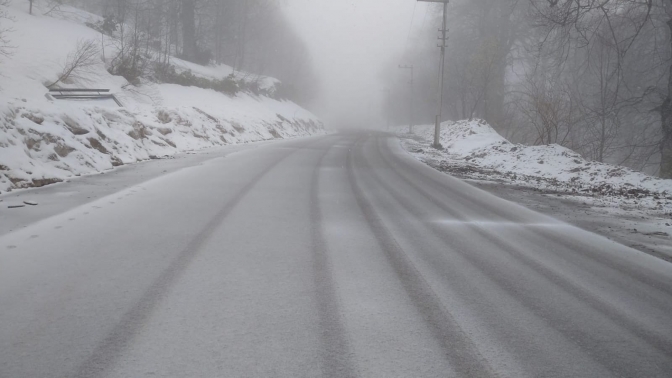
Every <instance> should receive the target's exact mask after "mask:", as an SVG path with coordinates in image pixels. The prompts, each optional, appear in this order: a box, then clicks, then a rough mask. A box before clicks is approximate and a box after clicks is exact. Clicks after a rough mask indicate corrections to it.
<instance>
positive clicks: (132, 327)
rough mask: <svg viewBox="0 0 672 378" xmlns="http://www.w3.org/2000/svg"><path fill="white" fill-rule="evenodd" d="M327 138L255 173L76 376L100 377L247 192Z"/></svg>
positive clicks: (195, 237) (102, 343)
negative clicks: (292, 158)
mask: <svg viewBox="0 0 672 378" xmlns="http://www.w3.org/2000/svg"><path fill="white" fill-rule="evenodd" d="M323 141H324V139H323V138H320V139H318V140H316V141H315V140H313V141H309V142H308V143H304V144H301V145H299V146H298V147H296V148H292V149H291V150H290V151H289V152H286V153H284V154H283V155H281V156H280V157H278V158H276V159H274V160H273V162H272V163H271V164H270V165H269V166H267V167H266V168H264V169H263V170H262V171H261V172H260V173H259V174H257V175H256V176H254V177H253V178H252V179H251V180H250V182H248V183H247V184H246V185H245V186H243V187H242V188H241V189H240V190H239V191H238V192H236V194H235V195H234V196H233V197H232V198H231V199H230V200H229V201H228V202H226V203H225V204H224V206H223V207H222V208H221V209H220V210H219V211H218V212H217V213H216V214H215V216H214V217H212V219H210V221H209V222H208V223H207V224H206V225H205V227H204V228H203V230H201V232H200V233H198V234H197V235H196V236H194V237H193V238H192V239H191V241H190V242H189V243H188V244H187V246H186V247H185V248H184V249H183V250H182V251H181V252H179V253H178V254H177V257H175V258H174V259H173V261H171V263H170V265H168V267H167V268H166V269H165V270H164V271H163V272H161V274H160V275H159V276H158V278H157V279H156V280H154V282H153V283H152V284H151V285H150V286H149V288H148V289H147V290H146V291H145V293H144V294H143V295H142V297H140V299H139V300H138V301H137V302H136V303H135V304H134V305H133V306H132V307H131V309H130V310H128V311H127V312H126V313H125V314H124V315H123V316H122V317H121V320H120V321H119V322H118V323H117V324H116V325H115V326H114V327H113V328H112V330H111V331H110V332H109V333H108V334H107V336H106V337H105V338H104V339H103V340H102V341H101V342H100V343H99V344H98V345H97V346H96V348H95V349H94V350H93V352H92V353H91V354H90V355H89V357H88V358H87V359H86V360H85V361H84V362H83V363H82V364H80V365H79V366H78V368H77V369H76V370H75V371H74V374H73V375H71V376H69V377H72V378H91V377H97V376H100V375H102V374H103V373H105V372H106V371H107V370H108V369H110V368H111V367H112V366H114V364H115V363H116V362H117V361H118V360H119V358H120V357H121V356H122V354H123V351H124V350H125V349H126V348H127V347H128V346H129V345H130V344H131V342H132V341H133V338H134V336H135V335H136V333H138V332H139V331H140V330H141V329H142V327H143V325H144V324H145V323H146V322H147V321H148V320H149V318H150V315H151V314H152V312H153V311H154V308H155V307H156V306H157V305H158V304H159V302H160V301H161V299H162V298H163V297H164V296H165V295H166V294H167V293H168V292H169V291H170V289H171V288H172V287H173V285H174V284H175V283H176V282H177V280H178V279H179V277H180V275H181V274H182V272H183V271H184V270H185V269H186V268H187V267H188V266H189V264H190V263H191V262H192V261H193V260H194V258H195V257H196V256H197V255H198V253H199V251H200V249H201V248H202V247H203V246H204V245H205V244H206V243H207V242H208V240H209V239H210V236H211V235H212V234H213V233H214V232H215V231H216V230H217V229H218V228H219V226H220V225H221V224H222V223H223V222H224V220H225V219H226V217H227V216H228V215H229V214H230V213H231V211H233V209H234V208H235V207H236V206H237V205H238V204H239V203H240V202H241V201H242V200H243V199H244V198H245V197H246V196H247V194H248V193H249V192H250V190H252V188H254V187H255V186H256V185H257V184H258V183H259V182H260V181H261V180H262V179H263V178H264V177H265V176H266V175H267V174H268V173H269V172H271V171H272V170H273V169H274V168H275V167H276V166H278V165H279V164H280V163H282V162H283V161H284V160H286V159H287V158H288V157H290V156H291V155H293V154H295V153H296V152H298V151H301V150H303V149H304V148H306V147H309V146H311V145H313V144H317V143H320V142H323Z"/></svg>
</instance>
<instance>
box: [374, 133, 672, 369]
mask: <svg viewBox="0 0 672 378" xmlns="http://www.w3.org/2000/svg"><path fill="white" fill-rule="evenodd" d="M376 146H377V148H376V151H377V153H378V154H379V155H381V160H382V161H383V162H384V163H385V165H386V166H387V168H389V169H390V170H391V171H393V172H394V173H395V175H397V176H398V177H400V178H401V179H402V180H403V181H404V182H406V183H407V184H409V185H410V186H411V187H413V188H414V190H415V191H416V192H418V193H419V194H420V195H422V196H423V197H425V198H426V199H427V200H429V201H430V202H431V203H432V205H434V206H436V207H437V208H439V209H441V210H442V211H444V212H446V213H447V214H449V215H451V216H453V217H455V218H457V219H460V220H466V218H465V217H464V216H463V215H462V214H460V213H459V212H456V211H455V210H454V209H452V208H450V207H449V206H447V205H446V204H445V203H444V202H443V201H440V200H438V199H437V198H435V197H434V196H433V195H431V194H429V193H427V192H426V191H425V190H424V189H422V188H421V187H420V185H418V184H417V183H415V182H413V180H410V179H408V178H407V177H405V175H404V174H402V173H401V172H399V171H398V169H397V168H396V167H395V165H394V164H392V163H390V162H389V161H388V160H387V159H386V158H385V157H384V153H382V152H381V150H380V146H379V145H378V144H376ZM363 166H365V167H367V170H368V171H370V172H372V174H371V177H372V178H373V179H374V180H375V181H376V182H377V183H378V184H379V186H380V187H382V188H383V189H384V190H385V191H387V192H388V193H389V194H390V195H391V196H392V198H394V200H395V201H396V202H397V203H398V204H399V205H400V206H401V207H402V208H404V209H405V210H406V211H407V212H408V213H410V214H411V215H412V216H413V217H415V218H416V219H417V220H418V221H419V222H422V221H423V218H422V216H423V214H421V213H419V212H418V211H417V210H416V209H414V207H413V206H412V204H410V203H409V202H408V201H407V200H405V199H404V198H403V196H402V195H401V194H400V193H399V192H398V190H397V189H395V188H393V187H391V186H390V185H389V184H387V183H385V182H384V181H383V180H382V179H381V178H380V177H379V175H378V174H377V173H376V172H375V170H374V169H372V168H371V167H370V165H368V164H363ZM409 170H410V169H409ZM474 206H478V204H474ZM465 227H467V228H469V229H470V230H471V231H473V232H475V233H476V234H478V235H479V236H481V237H482V238H484V239H485V240H487V241H488V242H490V244H491V245H492V246H493V248H498V249H499V250H501V251H503V252H505V253H507V255H508V257H510V258H512V259H513V260H514V261H516V263H518V264H520V265H522V266H525V267H527V268H528V269H531V270H533V271H535V272H537V273H539V274H540V275H541V276H543V277H544V279H545V280H546V281H547V282H548V283H550V284H551V285H554V286H556V287H557V288H558V289H560V290H562V291H563V292H564V293H566V294H567V295H569V296H571V297H573V298H575V299H576V300H578V301H580V302H581V303H583V304H585V305H586V306H588V307H589V308H590V309H592V310H593V311H596V312H598V313H599V314H600V315H601V316H604V317H605V318H607V319H609V320H610V321H611V322H613V323H614V324H615V325H617V326H619V327H622V328H623V329H624V330H626V331H627V332H629V333H630V334H631V335H633V336H635V337H636V338H638V339H639V340H640V341H642V342H644V343H645V344H647V345H648V346H649V347H651V348H653V349H655V350H657V351H658V352H660V353H661V354H663V355H668V354H669V353H670V352H671V351H672V344H671V342H670V341H669V340H666V339H664V338H661V337H660V336H659V335H658V334H655V333H653V332H650V331H648V330H646V329H643V328H642V327H640V326H639V325H638V324H636V323H635V322H634V321H633V320H631V319H629V318H627V317H625V316H623V315H622V314H620V313H619V312H618V310H617V309H616V308H614V307H613V306H611V305H610V304H609V303H608V302H605V301H604V300H602V299H601V298H599V297H597V296H595V295H592V294H591V293H590V292H587V291H586V290H585V289H583V288H582V287H581V286H578V285H576V284H574V283H573V282H570V281H568V280H567V279H566V278H565V277H563V276H562V275H560V274H559V273H557V272H555V271H553V270H551V269H549V268H547V267H546V266H544V265H542V264H540V263H539V262H537V261H534V260H532V259H531V258H530V257H528V256H525V255H524V254H523V253H521V252H520V251H518V250H517V249H516V248H515V247H514V246H512V245H511V244H510V243H509V242H507V241H506V240H504V239H502V238H500V237H496V236H494V235H491V234H488V233H487V232H486V231H485V230H483V229H481V228H480V227H477V226H475V225H469V224H466V225H465ZM428 228H429V230H430V231H431V232H432V233H433V234H434V235H435V236H436V237H437V238H439V240H442V241H443V243H444V244H445V245H446V246H448V247H451V249H452V250H454V251H455V252H456V253H458V254H459V255H460V256H462V257H463V258H465V259H466V260H467V261H469V263H470V264H472V266H474V267H475V268H477V269H478V270H480V271H481V272H483V273H484V274H485V275H486V276H488V277H489V278H490V279H491V280H492V281H493V282H495V283H496V284H497V285H498V286H499V287H501V288H502V289H504V290H505V291H507V292H509V293H510V295H511V296H512V297H513V298H516V299H517V300H518V301H519V302H520V304H521V305H522V306H524V307H526V308H528V309H529V310H530V311H531V312H532V313H534V314H535V315H537V316H538V317H540V318H542V319H546V320H547V321H548V324H549V326H550V327H551V328H554V329H555V330H556V331H558V332H559V333H560V334H563V335H565V337H566V338H567V339H568V340H574V343H575V345H576V346H577V347H579V348H580V349H581V350H582V351H583V352H584V353H585V354H586V355H589V356H591V357H592V358H593V359H594V361H595V362H596V363H598V364H600V365H602V366H603V367H605V368H606V369H608V370H610V371H612V372H613V373H614V374H617V373H618V372H623V371H630V370H632V369H635V367H633V366H631V365H630V364H629V362H628V361H625V360H623V359H614V358H613V356H612V355H611V354H610V352H609V350H606V349H604V348H603V347H601V346H600V342H599V341H598V340H593V339H592V338H591V337H590V330H589V329H585V330H583V329H581V328H580V327H569V326H568V325H570V324H572V319H571V316H573V315H574V314H564V313H563V312H562V311H551V310H550V309H547V308H544V307H543V306H542V305H541V304H540V303H538V300H537V298H536V297H535V295H534V293H533V290H530V289H532V288H529V287H524V286H521V285H520V284H517V282H518V281H517V278H518V277H517V276H513V275H511V274H507V273H506V272H504V271H502V270H501V269H500V267H498V266H496V264H495V263H493V261H491V260H489V259H488V258H487V257H485V256H482V255H480V254H474V253H469V252H465V251H469V248H468V246H467V245H463V244H461V243H459V242H458V241H457V240H454V239H451V238H450V235H448V234H446V233H445V232H444V230H443V229H442V228H441V227H439V226H437V225H435V224H429V226H428ZM456 243H457V244H460V245H458V246H456ZM432 265H434V264H432ZM579 325H582V324H580V323H579ZM584 331H585V332H584ZM593 336H595V335H593ZM588 346H592V348H588ZM632 373H633V374H635V375H633V376H636V375H637V374H636V373H637V371H636V370H633V371H632Z"/></svg>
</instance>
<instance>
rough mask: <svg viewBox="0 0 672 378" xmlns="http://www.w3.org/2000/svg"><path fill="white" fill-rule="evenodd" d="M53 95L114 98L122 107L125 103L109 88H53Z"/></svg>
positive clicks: (61, 96)
mask: <svg viewBox="0 0 672 378" xmlns="http://www.w3.org/2000/svg"><path fill="white" fill-rule="evenodd" d="M49 94H50V95H51V97H53V98H55V99H58V100H105V99H110V100H113V101H114V102H115V103H116V104H117V105H119V106H120V107H122V108H123V107H124V105H123V104H122V103H121V101H119V99H117V97H116V96H115V95H113V94H111V93H110V90H109V89H78V88H51V89H49Z"/></svg>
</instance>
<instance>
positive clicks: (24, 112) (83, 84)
mask: <svg viewBox="0 0 672 378" xmlns="http://www.w3.org/2000/svg"><path fill="white" fill-rule="evenodd" d="M42 4H44V3H43V2H39V1H38V2H37V3H36V9H35V15H34V16H30V15H28V13H27V6H26V4H23V2H17V1H14V2H13V4H12V5H10V7H9V15H10V16H11V17H12V18H13V22H12V24H11V27H12V29H13V31H12V32H11V33H10V34H9V35H8V36H9V38H10V39H11V44H12V45H13V46H16V48H15V49H14V50H13V55H12V56H11V57H9V58H3V60H2V62H0V67H1V70H2V71H1V72H2V75H0V193H3V192H6V191H10V190H12V189H17V188H27V187H36V186H37V187H39V186H43V185H46V184H50V183H54V182H60V181H63V180H65V179H67V178H69V177H72V176H79V175H86V174H92V173H98V172H102V171H105V170H109V169H112V168H113V167H115V166H119V165H123V164H129V163H134V162H137V161H143V160H148V159H155V158H160V157H165V156H171V155H174V154H176V153H179V152H184V151H192V150H200V149H203V148H208V147H212V146H218V145H225V144H234V143H246V142H251V141H258V140H269V139H280V138H289V137H297V136H307V135H312V134H319V133H323V132H324V130H323V125H322V123H321V122H320V121H319V119H317V117H315V116H314V115H313V114H311V113H310V112H309V111H307V110H305V109H303V108H301V107H300V106H298V105H296V104H295V103H292V102H290V101H279V100H275V99H272V98H269V97H264V96H253V95H250V94H245V93H239V94H238V95H237V96H235V97H231V96H228V95H225V94H222V93H219V92H215V91H213V90H206V89H201V88H196V87H182V86H178V85H173V84H153V83H146V84H144V85H142V86H140V87H134V86H130V85H129V83H128V82H127V81H126V80H125V79H124V78H122V77H119V76H112V75H110V74H109V73H108V72H107V71H106V69H105V63H104V61H103V59H102V56H101V61H100V64H99V65H98V66H95V67H93V68H92V69H91V70H89V71H88V72H86V73H85V74H82V75H79V76H80V77H79V78H77V79H76V80H73V81H71V82H67V83H61V84H59V87H62V88H68V87H70V88H105V89H110V90H111V92H112V93H114V94H115V95H116V96H117V97H118V98H119V100H120V101H121V102H122V103H123V105H124V107H123V108H120V107H118V106H117V105H116V104H115V103H114V102H113V101H107V100H106V101H87V102H81V101H64V100H53V99H52V98H48V96H46V95H47V93H48V89H47V88H46V85H48V84H50V83H53V82H54V81H55V80H56V79H57V78H58V74H59V73H60V72H61V70H62V67H63V64H64V62H65V61H66V59H67V56H68V54H69V53H71V52H72V50H74V49H75V48H76V46H77V44H78V42H79V41H81V40H91V39H97V40H100V39H101V35H100V33H98V32H97V31H95V30H93V29H91V28H89V27H87V26H86V23H93V22H96V21H98V18H97V16H95V15H92V14H89V13H86V12H83V11H81V10H77V9H75V8H69V7H68V8H65V7H64V8H62V12H52V13H51V14H50V15H48V16H47V15H44V14H42V12H43V11H44V9H45V8H42V7H41V5H42ZM108 42H109V41H106V42H105V43H106V46H107V51H106V53H107V56H108V58H109V55H110V54H111V53H112V51H111V50H110V47H109V45H108ZM172 63H173V64H175V66H177V67H178V68H183V69H190V70H192V72H193V73H194V74H196V75H199V76H203V77H209V78H223V77H226V76H228V75H229V74H230V73H231V72H232V70H231V68H230V67H227V66H217V67H203V66H199V65H196V64H192V63H188V62H184V61H180V60H179V59H173V60H172ZM275 82H276V81H275V79H273V78H262V80H261V84H262V86H264V85H273V84H274V83H275Z"/></svg>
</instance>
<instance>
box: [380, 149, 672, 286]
mask: <svg viewBox="0 0 672 378" xmlns="http://www.w3.org/2000/svg"><path fill="white" fill-rule="evenodd" d="M384 146H385V152H386V153H387V154H388V155H390V156H392V157H393V158H395V163H398V164H399V165H401V166H403V167H404V168H406V169H405V171H407V172H411V174H412V175H414V176H415V177H416V178H417V179H419V181H422V182H424V183H425V184H427V185H428V186H435V187H436V186H440V188H441V189H442V190H443V191H445V192H446V196H450V197H459V201H460V202H463V203H468V204H470V205H472V206H474V207H478V208H479V209H483V210H487V211H488V212H490V213H492V214H494V215H496V216H497V217H499V218H501V219H506V220H513V221H516V222H524V221H525V219H524V218H520V217H517V216H515V214H511V213H505V212H502V211H501V210H500V209H497V208H495V207H493V206H491V205H489V204H487V203H485V202H478V200H477V199H475V198H473V197H472V196H469V195H467V194H465V193H462V192H460V191H457V190H453V189H451V188H450V187H448V186H445V185H444V184H442V183H441V182H439V181H437V180H436V179H435V178H433V177H430V176H428V175H427V174H424V173H423V171H422V170H418V169H415V168H413V167H411V166H410V165H409V164H408V163H407V162H406V161H404V160H403V159H401V158H398V157H396V155H395V154H394V153H392V151H391V150H390V148H389V145H387V144H384ZM381 156H383V159H384V160H385V161H386V162H387V164H388V166H390V167H391V169H392V170H393V171H395V173H397V175H398V176H400V177H401V178H402V179H403V180H404V181H405V182H407V183H409V184H411V185H412V186H414V187H415V188H416V189H418V191H420V192H422V193H424V195H425V196H430V197H431V195H430V194H428V193H427V191H425V190H424V189H422V188H420V187H419V186H418V185H417V184H415V183H414V181H413V180H411V179H409V178H408V177H406V175H404V174H402V173H400V172H399V171H398V169H397V168H396V165H395V164H394V163H391V162H390V161H389V160H388V159H387V158H385V154H383V153H381ZM428 169H433V168H428ZM438 202H440V201H438ZM453 213H454V211H453ZM536 232H537V233H538V234H542V235H544V237H545V238H547V239H548V240H551V241H553V242H554V243H556V244H559V245H561V246H567V245H568V244H570V243H571V248H569V249H568V250H569V251H570V252H574V250H581V251H582V253H581V254H580V256H579V255H578V254H576V253H574V254H575V255H576V256H577V257H580V258H583V259H588V260H590V261H592V262H594V263H596V264H598V265H604V266H606V267H609V268H610V269H613V270H615V271H617V272H619V273H621V274H623V275H626V276H630V277H632V278H633V279H635V280H637V281H639V282H641V283H643V284H645V285H647V286H650V287H651V289H654V290H657V291H661V292H663V293H665V295H667V296H672V288H670V282H668V281H669V280H668V281H661V280H659V279H656V278H655V277H650V276H647V275H645V274H641V273H639V272H635V271H633V270H632V269H630V267H629V266H628V265H627V264H624V263H621V262H619V261H616V260H610V259H604V256H603V255H601V254H600V253H599V252H596V251H594V250H593V248H590V246H588V245H586V244H585V243H581V242H579V241H575V240H572V239H568V238H563V237H561V236H558V235H556V234H554V233H553V232H551V231H549V230H543V229H539V230H536ZM528 234H529V235H530V237H536V235H534V234H533V233H531V232H528Z"/></svg>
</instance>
